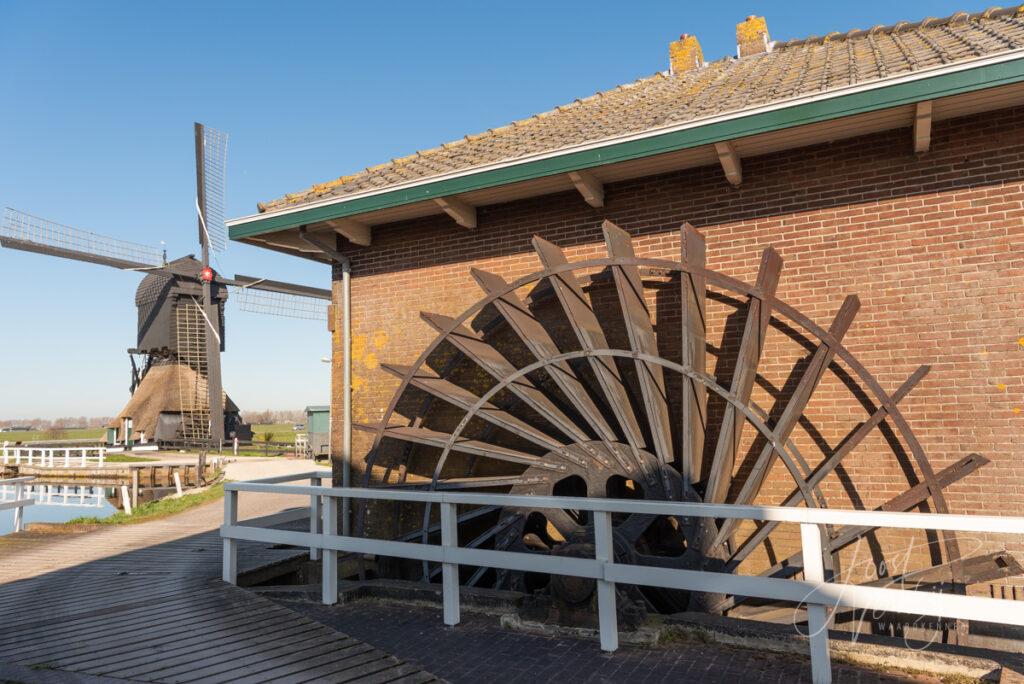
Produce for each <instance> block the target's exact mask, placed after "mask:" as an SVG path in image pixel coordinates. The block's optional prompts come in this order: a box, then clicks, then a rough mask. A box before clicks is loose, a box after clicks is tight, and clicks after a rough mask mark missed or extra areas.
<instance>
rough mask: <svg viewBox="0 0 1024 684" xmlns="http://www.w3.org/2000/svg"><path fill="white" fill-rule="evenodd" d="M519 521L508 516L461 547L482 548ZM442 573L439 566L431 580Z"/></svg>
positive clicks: (434, 570)
mask: <svg viewBox="0 0 1024 684" xmlns="http://www.w3.org/2000/svg"><path fill="white" fill-rule="evenodd" d="M517 519H518V518H517V516H515V515H507V516H505V517H504V518H502V519H501V520H499V521H498V522H496V523H495V524H494V525H492V526H491V527H489V528H487V529H486V530H484V531H483V532H482V533H480V534H479V535H477V536H476V537H474V538H473V539H471V540H469V541H468V542H466V543H465V544H460V546H461V547H462V548H464V549H477V548H480V546H481V545H482V544H483V543H484V542H486V541H488V540H489V539H493V538H494V537H496V536H497V535H499V534H501V533H502V532H504V531H505V530H506V529H508V528H509V526H510V525H512V523H514V522H515V521H516V520H517ZM484 569H485V570H486V568H484ZM440 573H441V566H440V565H438V566H437V567H436V568H434V569H433V570H431V571H430V577H431V578H433V577H436V576H437V575H439V574H440Z"/></svg>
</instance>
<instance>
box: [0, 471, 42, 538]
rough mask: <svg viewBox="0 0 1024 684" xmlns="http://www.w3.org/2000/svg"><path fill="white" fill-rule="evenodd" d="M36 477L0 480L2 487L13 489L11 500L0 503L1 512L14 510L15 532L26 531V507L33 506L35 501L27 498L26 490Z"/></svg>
mask: <svg viewBox="0 0 1024 684" xmlns="http://www.w3.org/2000/svg"><path fill="white" fill-rule="evenodd" d="M35 479H36V478H35V477H32V476H28V477H10V478H7V479H2V480H0V486H2V487H8V486H9V487H10V488H11V493H12V496H11V499H10V500H9V501H8V500H6V499H5V500H3V501H0V511H9V510H10V509H12V508H13V509H14V531H15V532H21V531H22V530H23V529H25V506H31V505H33V504H34V503H35V501H34V500H33V499H31V498H29V497H27V496H25V492H24V488H25V485H26V484H27V483H29V482H32V481H33V480H35Z"/></svg>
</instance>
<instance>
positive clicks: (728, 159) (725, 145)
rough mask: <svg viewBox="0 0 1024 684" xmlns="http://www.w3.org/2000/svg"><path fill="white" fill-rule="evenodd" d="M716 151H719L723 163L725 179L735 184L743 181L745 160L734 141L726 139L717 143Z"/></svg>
mask: <svg viewBox="0 0 1024 684" xmlns="http://www.w3.org/2000/svg"><path fill="white" fill-rule="evenodd" d="M715 152H717V153H718V161H719V162H720V163H721V164H722V170H723V171H725V179H726V180H727V181H729V182H730V183H732V184H733V185H739V184H740V183H742V182H743V162H742V161H741V160H740V155H739V153H737V152H736V146H735V145H733V144H732V141H731V140H725V141H723V142H718V143H715Z"/></svg>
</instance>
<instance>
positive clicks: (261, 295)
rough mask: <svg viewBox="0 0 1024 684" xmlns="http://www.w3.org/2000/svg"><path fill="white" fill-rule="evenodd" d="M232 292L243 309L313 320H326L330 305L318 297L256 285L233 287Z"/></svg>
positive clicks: (251, 311) (250, 311)
mask: <svg viewBox="0 0 1024 684" xmlns="http://www.w3.org/2000/svg"><path fill="white" fill-rule="evenodd" d="M231 294H232V295H234V296H235V297H237V298H238V299H237V301H238V306H239V308H240V309H241V310H242V311H248V312H249V313H259V314H268V315H270V316H283V317H285V318H304V319H306V320H311V321H326V320H327V307H328V306H329V305H330V302H329V301H327V300H323V299H320V298H318V297H306V296H303V295H297V294H287V293H284V292H271V291H269V290H263V289H259V288H255V287H232V288H231Z"/></svg>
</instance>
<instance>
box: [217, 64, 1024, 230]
mask: <svg viewBox="0 0 1024 684" xmlns="http://www.w3.org/2000/svg"><path fill="white" fill-rule="evenodd" d="M1020 81H1024V58H1022V59H1013V60H1008V61H1006V62H1000V63H997V64H987V65H985V66H979V67H975V68H973V69H965V70H963V71H958V72H955V73H951V74H940V75H938V76H932V77H930V78H922V79H920V80H917V81H910V82H907V83H898V84H895V85H891V86H884V87H880V88H875V89H872V90H867V91H862V92H857V93H850V94H848V95H839V96H837V97H834V98H829V99H827V100H819V101H817V102H808V103H804V104H797V105H793V106H792V107H785V108H781V109H776V110H773V111H769V112H762V113H759V114H751V115H749V116H743V117H738V118H735V119H729V120H728V121H720V122H716V123H709V124H707V125H705V126H697V127H694V128H688V129H684V130H681V131H674V132H670V133H663V134H661V135H655V136H651V137H649V138H643V139H640V140H630V141H627V142H621V143H614V144H610V145H607V146H603V147H599V148H593V149H588V150H581V151H578V152H569V153H566V154H563V155H559V156H556V157H549V158H546V159H539V160H536V161H531V162H523V163H521V164H513V165H510V166H506V167H502V168H499V169H492V170H488V171H481V172H479V173H474V174H469V175H465V176H460V177H458V178H449V179H446V180H439V181H435V182H433V183H424V184H422V185H417V186H415V187H410V188H404V189H399V190H393V191H391V192H383V193H380V194H377V195H372V196H370V197H361V198H357V199H352V200H349V201H347V202H345V201H341V202H338V203H336V204H327V205H322V206H317V207H311V208H309V209H306V210H300V211H296V212H292V213H287V214H274V213H271V214H268V215H267V216H266V217H265V218H256V219H253V220H252V221H250V222H247V223H244V224H240V225H237V226H232V227H231V228H230V230H229V235H230V237H231V239H232V240H238V239H241V238H246V237H253V236H256V235H261V234H264V233H271V232H274V231H279V230H286V229H288V228H295V227H296V226H302V225H307V224H311V223H316V222H318V221H326V220H329V219H335V218H343V217H347V216H356V215H358V214H364V213H367V212H370V211H376V210H378V209H388V208H391V207H397V206H401V205H403V204H412V203H414V202H422V201H424V200H430V199H434V198H436V197H444V196H446V195H454V194H458V193H463V192H470V191H472V190H482V189H485V188H493V187H498V186H501V185H508V184H510V183H518V182H520V181H525V180H532V179H535V178H542V177H544V176H552V175H556V174H561V173H568V172H570V171H578V170H580V169H587V168H593V167H596V166H603V165H605V164H613V163H616V162H622V161H628V160H631V159H640V158H643V157H650V156H653V155H657V154H664V153H666V152H674V151H677V150H683V149H687V148H691V147H699V146H701V145H708V144H711V143H716V142H721V141H723V140H732V139H734V138H741V137H746V136H751V135H757V134H759V133H767V132H770V131H778V130H782V129H785V128H792V127H794V126H802V125H805V124H810V123H817V122H820V121H828V120H831V119H840V118H843V117H846V116H852V115H854V114H862V113H865V112H872V111H876V110H879V109H886V108H888V107H896V106H899V105H902V104H908V103H911V102H918V101H921V100H930V99H935V98H939V97H948V96H950V95H959V94H961V93H968V92H972V91H976V90H983V89H986V88H994V87H997V86H1001V85H1006V84H1009V83H1016V82H1020Z"/></svg>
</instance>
